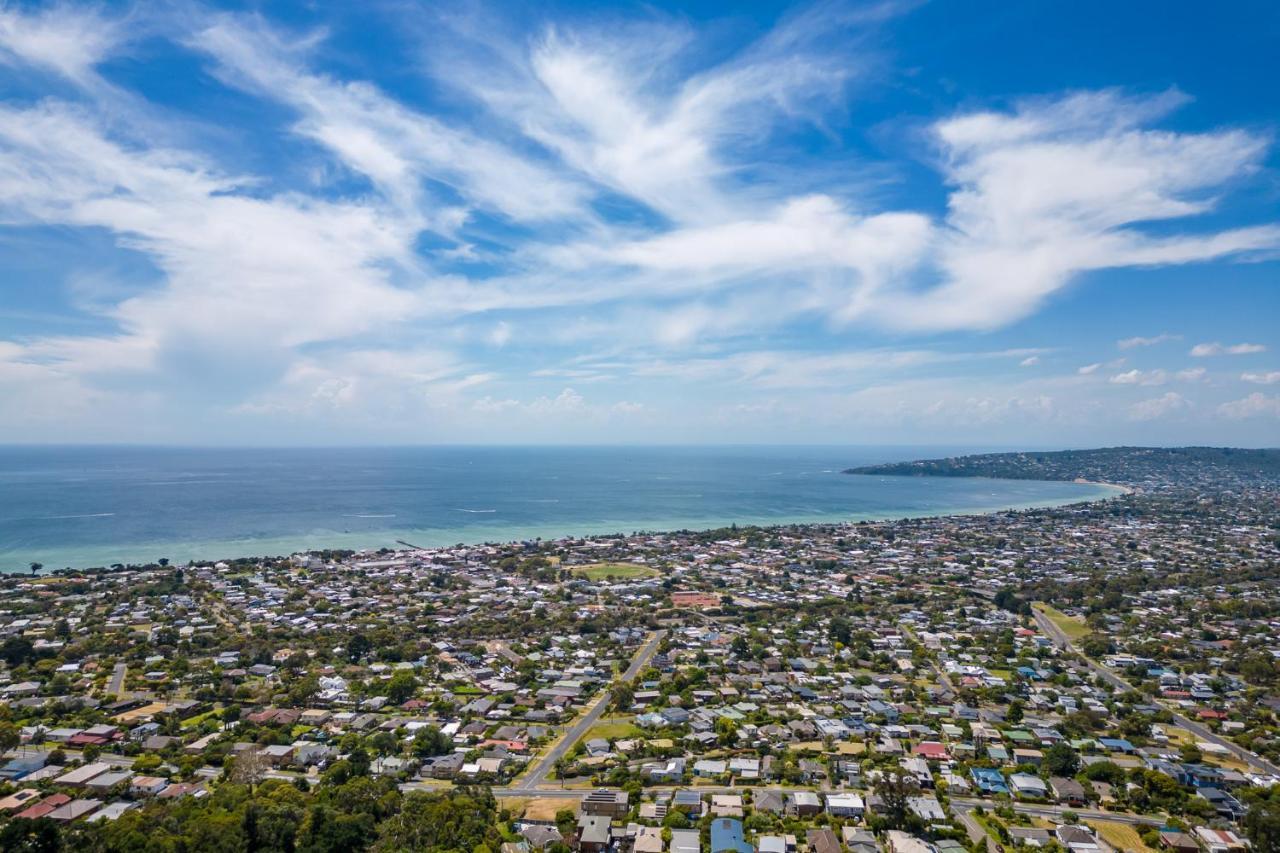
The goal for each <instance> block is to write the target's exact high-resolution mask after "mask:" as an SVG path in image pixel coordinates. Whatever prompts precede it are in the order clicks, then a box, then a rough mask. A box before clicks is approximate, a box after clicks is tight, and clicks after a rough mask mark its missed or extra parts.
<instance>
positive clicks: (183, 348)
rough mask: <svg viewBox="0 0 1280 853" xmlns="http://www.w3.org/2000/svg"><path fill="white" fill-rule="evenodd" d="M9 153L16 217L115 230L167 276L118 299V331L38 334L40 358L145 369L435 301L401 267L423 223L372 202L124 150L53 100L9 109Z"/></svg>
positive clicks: (3, 122) (2, 209) (6, 193)
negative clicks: (268, 193)
mask: <svg viewBox="0 0 1280 853" xmlns="http://www.w3.org/2000/svg"><path fill="white" fill-rule="evenodd" d="M0 154H2V155H3V156H2V157H0V213H2V214H3V215H4V216H5V217H6V218H7V219H8V220H9V221H11V222H17V223H25V224H59V225H72V226H78V227H84V228H102V229H106V230H107V231H108V232H110V233H112V234H114V235H115V237H116V239H117V241H118V242H119V243H120V244H121V245H123V246H127V247H128V248H131V249H134V250H137V251H140V252H143V253H145V254H146V255H147V256H148V257H150V258H151V260H152V261H153V262H154V264H155V265H156V266H157V267H159V269H160V270H161V271H162V272H163V273H164V274H165V277H166V278H165V281H164V283H163V284H162V285H161V286H159V287H157V288H154V289H151V290H145V291H143V292H141V293H139V294H136V295H133V296H130V297H129V298H127V299H125V300H124V301H122V302H120V303H118V304H117V305H115V306H114V307H112V308H111V309H110V312H109V316H110V318H111V319H112V320H113V321H114V322H115V323H116V324H118V326H119V327H120V329H121V332H120V334H118V335H115V336H104V337H98V338H63V339H48V340H43V341H36V342H33V343H32V344H31V345H30V347H29V354H31V355H32V356H38V357H42V358H53V359H55V360H60V361H63V362H67V363H68V364H70V365H73V367H76V368H78V369H82V370H86V371H99V370H101V369H103V367H104V366H107V367H110V366H115V367H117V368H125V367H129V368H134V369H146V368H149V367H156V366H158V362H157V359H158V358H159V354H160V353H162V352H164V353H168V354H169V355H170V356H171V357H172V356H173V355H174V354H175V353H187V354H191V353H198V352H202V351H204V350H205V348H212V347H225V346H230V345H232V344H233V343H234V345H235V346H238V347H241V348H243V349H244V350H246V351H262V350H264V349H280V348H289V347H294V346H298V345H301V344H305V343H309V342H315V341H325V340H333V339H339V338H346V337H349V336H352V335H355V334H358V333H360V332H363V331H367V330H368V329H370V328H372V327H373V326H374V325H377V324H379V323H387V322H392V321H397V320H400V319H403V318H406V317H411V316H413V315H415V314H420V313H421V312H422V311H423V310H424V308H425V303H424V302H423V298H422V295H421V293H414V292H412V291H410V290H406V289H403V288H401V287H399V286H397V278H398V276H397V275H396V272H395V270H396V269H397V268H399V269H401V270H406V269H409V268H411V267H412V266H413V263H414V262H413V260H412V257H411V243H412V240H413V236H414V233H415V231H414V228H413V227H412V226H411V225H406V224H405V223H404V222H402V221H398V220H396V219H394V218H390V217H388V216H387V215H386V214H385V212H384V211H382V210H380V209H378V208H377V207H376V206H374V205H368V204H354V203H351V204H349V203H341V202H325V201H318V200H314V199H308V198H301V197H297V196H283V197H278V198H269V197H267V198H264V197H261V196H258V195H253V194H250V192H249V191H248V190H249V187H250V183H249V182H247V181H245V180H243V179H240V178H237V177H233V176H227V175H222V174H219V173H218V172H217V171H216V170H215V169H214V168H213V167H211V166H210V165H209V164H207V163H206V162H204V161H203V160H202V159H200V158H197V157H194V156H192V155H190V154H188V153H186V152H182V151H175V150H162V149H151V150H143V151H139V150H136V149H134V148H132V147H126V146H125V145H124V144H122V143H118V142H116V141H113V140H111V139H108V138H107V136H106V135H105V134H104V132H103V131H102V130H101V129H100V128H99V127H97V126H95V123H94V121H93V120H92V119H90V118H89V117H87V116H86V115H84V114H82V113H80V112H78V111H75V110H72V109H69V108H66V107H61V106H57V105H52V104H44V105H40V106H37V107H32V108H29V109H15V108H10V107H0ZM200 357H201V358H206V357H213V351H212V349H208V350H207V353H206V354H202V355H201V356H200ZM263 366H264V367H265V366H266V365H265V364H264V365H263Z"/></svg>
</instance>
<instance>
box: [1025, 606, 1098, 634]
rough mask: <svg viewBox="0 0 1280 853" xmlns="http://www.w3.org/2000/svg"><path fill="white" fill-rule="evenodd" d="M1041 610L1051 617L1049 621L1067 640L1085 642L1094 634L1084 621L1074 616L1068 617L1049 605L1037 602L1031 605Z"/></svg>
mask: <svg viewBox="0 0 1280 853" xmlns="http://www.w3.org/2000/svg"><path fill="white" fill-rule="evenodd" d="M1031 606H1032V607H1034V608H1035V609H1036V610H1039V611H1040V612H1041V613H1043V614H1044V615H1045V616H1048V617H1049V621H1050V622H1052V623H1053V624H1054V625H1057V626H1058V630H1060V631H1062V633H1064V634H1066V635H1067V639H1069V640H1071V641H1072V642H1075V641H1076V640H1083V639H1084V638H1085V637H1087V636H1089V634H1091V633H1092V629H1091V628H1090V627H1089V626H1088V625H1086V624H1085V622H1084V620H1083V619H1077V618H1075V617H1074V616H1068V615H1067V614H1065V613H1063V612H1062V611H1061V610H1056V609H1054V608H1052V607H1050V606H1049V605H1047V604H1044V603H1042V602H1039V601H1037V602H1036V603H1035V604H1033V605H1031Z"/></svg>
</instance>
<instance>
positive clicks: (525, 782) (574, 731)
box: [507, 631, 667, 796]
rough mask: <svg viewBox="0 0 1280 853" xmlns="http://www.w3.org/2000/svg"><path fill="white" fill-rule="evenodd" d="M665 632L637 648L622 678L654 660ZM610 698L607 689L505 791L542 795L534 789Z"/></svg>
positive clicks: (601, 710)
mask: <svg viewBox="0 0 1280 853" xmlns="http://www.w3.org/2000/svg"><path fill="white" fill-rule="evenodd" d="M666 633H667V632H666V631H655V632H654V633H653V636H652V637H650V638H649V639H648V641H646V642H645V644H644V645H643V646H641V647H640V649H639V651H637V652H636V653H635V656H634V657H633V658H632V659H631V665H630V666H628V667H627V671H626V672H624V673H623V674H622V680H623V681H631V680H632V679H634V678H635V677H636V676H638V675H639V674H640V671H641V670H643V669H644V668H645V667H646V666H648V665H649V661H651V660H653V656H654V655H655V654H657V653H658V644H659V643H660V642H662V638H663V637H664V636H666ZM610 701H611V700H610V697H609V694H608V691H607V690H606V691H605V692H604V693H603V694H602V695H601V696H600V697H599V699H598V700H597V701H596V703H595V705H593V706H592V707H591V709H590V710H589V711H587V712H586V713H585V714H583V715H582V716H581V717H579V718H578V721H577V722H576V723H574V724H573V725H572V726H570V727H569V730H568V731H567V732H565V735H564V737H562V738H560V740H559V742H557V743H556V745H555V746H553V747H552V748H551V749H550V750H549V751H548V752H547V754H546V755H544V756H543V757H542V758H541V759H540V760H539V761H538V763H537V764H535V765H534V766H533V768H532V769H530V770H529V772H528V773H527V774H526V775H525V776H524V777H523V778H521V779H520V780H519V785H518V786H517V787H515V788H510V789H507V790H509V791H511V792H512V793H515V792H517V791H518V792H520V793H521V794H526V795H527V794H533V793H538V794H539V795H541V793H540V792H538V791H536V788H537V787H538V786H539V785H541V784H543V783H544V782H546V781H547V774H548V773H550V772H551V770H552V769H553V768H554V767H555V765H556V762H557V761H559V760H560V759H561V758H562V757H563V756H564V755H565V753H567V752H568V751H569V750H570V749H573V745H574V744H575V743H577V742H578V741H579V740H581V739H582V737H583V735H585V734H586V733H587V732H588V731H589V730H590V729H591V727H592V726H594V725H595V724H596V722H597V721H598V720H599V719H600V718H601V717H603V716H604V714H605V712H606V711H608V710H609V703H610ZM577 795H578V796H582V794H581V792H578V794H577Z"/></svg>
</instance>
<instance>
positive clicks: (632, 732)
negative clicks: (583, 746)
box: [583, 717, 644, 740]
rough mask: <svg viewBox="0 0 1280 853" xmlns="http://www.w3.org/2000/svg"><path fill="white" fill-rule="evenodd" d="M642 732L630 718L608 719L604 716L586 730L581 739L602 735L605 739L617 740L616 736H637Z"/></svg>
mask: <svg viewBox="0 0 1280 853" xmlns="http://www.w3.org/2000/svg"><path fill="white" fill-rule="evenodd" d="M642 734H644V732H643V731H642V730H641V729H639V728H638V727H636V725H635V724H633V723H632V722H631V720H630V718H623V719H610V718H608V717H605V718H604V719H602V720H601V721H600V722H598V723H596V724H595V725H594V726H592V727H591V728H590V729H588V730H587V734H586V736H585V737H584V738H583V740H591V739H592V738H596V737H602V738H604V739H605V740H617V739H618V738H629V737H639V736H640V735H642Z"/></svg>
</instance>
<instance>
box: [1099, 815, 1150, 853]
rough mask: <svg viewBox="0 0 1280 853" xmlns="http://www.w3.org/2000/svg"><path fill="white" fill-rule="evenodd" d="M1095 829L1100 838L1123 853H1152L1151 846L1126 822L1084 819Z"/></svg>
mask: <svg viewBox="0 0 1280 853" xmlns="http://www.w3.org/2000/svg"><path fill="white" fill-rule="evenodd" d="M1085 822H1086V823H1087V824H1089V826H1091V827H1093V828H1094V829H1095V830H1097V832H1098V835H1100V836H1102V840H1103V841H1105V842H1107V843H1108V844H1110V845H1111V846H1112V847H1114V848H1116V849H1117V850H1123V851H1125V853H1152V851H1151V848H1150V847H1148V846H1147V845H1145V844H1143V843H1142V838H1141V837H1139V835H1138V831H1137V830H1136V829H1134V828H1133V827H1132V826H1129V825H1128V824H1126V823H1112V822H1111V821H1107V820H1090V821H1085Z"/></svg>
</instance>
